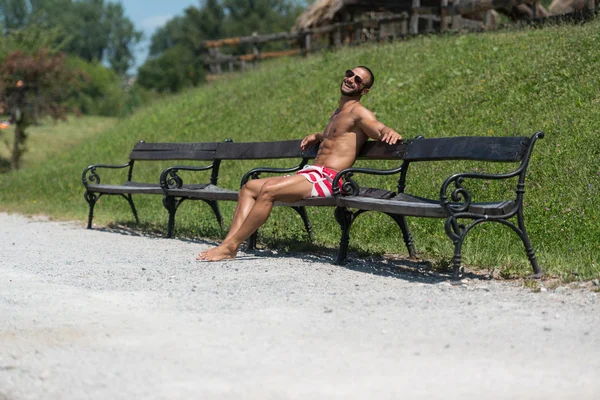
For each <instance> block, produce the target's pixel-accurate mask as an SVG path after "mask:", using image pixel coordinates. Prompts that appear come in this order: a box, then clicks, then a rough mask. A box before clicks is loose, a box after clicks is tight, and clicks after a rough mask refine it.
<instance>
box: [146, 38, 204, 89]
mask: <svg viewBox="0 0 600 400" xmlns="http://www.w3.org/2000/svg"><path fill="white" fill-rule="evenodd" d="M203 80H204V69H203V67H202V65H201V64H200V65H198V58H197V57H195V56H194V54H193V52H192V51H191V50H190V49H189V48H187V47H184V46H182V45H176V46H175V47H171V48H170V49H167V50H166V51H165V52H164V53H163V54H161V55H160V56H158V57H155V58H152V59H150V60H148V61H146V62H145V63H144V65H142V66H141V67H140V69H139V70H138V80H137V82H138V84H140V85H141V86H142V87H145V88H148V89H155V90H157V91H159V92H173V93H174V92H178V91H180V90H181V89H183V88H185V87H186V86H196V85H198V83H200V82H202V81H203Z"/></svg>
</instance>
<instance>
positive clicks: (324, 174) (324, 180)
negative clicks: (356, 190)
mask: <svg viewBox="0 0 600 400" xmlns="http://www.w3.org/2000/svg"><path fill="white" fill-rule="evenodd" d="M337 173H338V171H336V170H334V169H331V168H327V167H321V166H319V165H307V166H305V167H304V168H302V169H301V170H300V171H298V172H296V174H297V175H304V177H305V178H306V180H307V181H309V182H310V183H312V184H313V188H312V192H311V194H310V196H311V197H331V196H333V190H332V185H333V180H334V179H335V176H336V175H337ZM341 184H342V180H341V179H340V181H339V185H340V186H341Z"/></svg>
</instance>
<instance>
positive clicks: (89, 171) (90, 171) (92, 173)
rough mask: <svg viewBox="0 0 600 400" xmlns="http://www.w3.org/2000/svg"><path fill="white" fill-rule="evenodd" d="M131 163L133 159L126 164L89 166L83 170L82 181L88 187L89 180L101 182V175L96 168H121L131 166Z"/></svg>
mask: <svg viewBox="0 0 600 400" xmlns="http://www.w3.org/2000/svg"><path fill="white" fill-rule="evenodd" d="M131 165H132V162H131V161H128V162H126V163H125V164H121V165H109V164H93V165H90V166H89V167H87V168H86V169H84V170H83V173H82V174H81V183H83V186H85V187H86V188H87V186H88V181H89V182H93V183H96V184H99V183H100V175H98V173H97V172H96V169H98V168H107V169H121V168H127V167H130V166H131Z"/></svg>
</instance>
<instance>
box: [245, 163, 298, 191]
mask: <svg viewBox="0 0 600 400" xmlns="http://www.w3.org/2000/svg"><path fill="white" fill-rule="evenodd" d="M306 164H308V158H303V159H302V162H300V164H298V165H296V166H295V167H291V168H273V167H258V168H254V169H251V170H250V171H248V172H246V173H245V174H244V176H243V177H242V182H241V183H240V187H242V186H244V185H245V184H246V183H248V181H249V180H250V179H258V178H259V177H260V174H262V173H268V174H286V173H291V172H296V171H300V170H301V169H302V168H304V166H305V165H306Z"/></svg>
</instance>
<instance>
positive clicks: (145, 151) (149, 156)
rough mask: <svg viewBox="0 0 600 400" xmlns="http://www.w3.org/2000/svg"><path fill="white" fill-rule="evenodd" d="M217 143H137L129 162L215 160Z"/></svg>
mask: <svg viewBox="0 0 600 400" xmlns="http://www.w3.org/2000/svg"><path fill="white" fill-rule="evenodd" d="M218 144H219V143H218V142H205V143H145V142H139V143H137V144H136V145H135V147H134V148H133V151H132V152H131V154H130V155H129V159H131V160H200V161H210V160H214V159H215V155H216V150H217V146H218Z"/></svg>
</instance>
